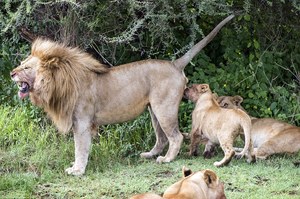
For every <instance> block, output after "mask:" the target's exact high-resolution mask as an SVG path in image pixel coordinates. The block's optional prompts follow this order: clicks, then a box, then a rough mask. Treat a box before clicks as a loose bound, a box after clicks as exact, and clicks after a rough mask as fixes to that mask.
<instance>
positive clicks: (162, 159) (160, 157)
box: [156, 156, 171, 164]
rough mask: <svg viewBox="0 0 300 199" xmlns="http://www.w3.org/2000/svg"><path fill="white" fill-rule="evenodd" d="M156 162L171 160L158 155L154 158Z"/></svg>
mask: <svg viewBox="0 0 300 199" xmlns="http://www.w3.org/2000/svg"><path fill="white" fill-rule="evenodd" d="M156 162H157V163H159V164H161V163H165V162H171V160H170V159H169V158H166V157H165V156H158V158H157V159H156Z"/></svg>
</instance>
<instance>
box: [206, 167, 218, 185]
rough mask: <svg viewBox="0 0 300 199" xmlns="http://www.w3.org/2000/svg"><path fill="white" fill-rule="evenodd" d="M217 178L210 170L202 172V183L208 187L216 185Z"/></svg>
mask: <svg viewBox="0 0 300 199" xmlns="http://www.w3.org/2000/svg"><path fill="white" fill-rule="evenodd" d="M217 180H218V176H217V175H216V173H215V172H213V171H212V170H209V169H206V170H205V171H204V181H205V183H206V184H207V186H208V187H212V186H214V185H215V184H216V183H217Z"/></svg>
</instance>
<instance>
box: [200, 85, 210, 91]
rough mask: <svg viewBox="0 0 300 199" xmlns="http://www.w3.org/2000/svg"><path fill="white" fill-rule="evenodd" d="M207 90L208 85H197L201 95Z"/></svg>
mask: <svg viewBox="0 0 300 199" xmlns="http://www.w3.org/2000/svg"><path fill="white" fill-rule="evenodd" d="M208 90H209V85H208V84H199V85H198V91H199V92H201V93H205V92H207V91H208Z"/></svg>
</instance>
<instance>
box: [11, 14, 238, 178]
mask: <svg viewBox="0 0 300 199" xmlns="http://www.w3.org/2000/svg"><path fill="white" fill-rule="evenodd" d="M233 17H234V15H230V16H228V17H227V18H225V19H224V20H223V21H222V22H220V23H219V24H218V25H217V26H216V27H215V28H214V29H213V30H212V32H210V33H209V34H208V35H207V36H206V37H205V38H203V39H202V40H201V41H200V42H198V43H197V44H196V45H195V46H194V47H192V48H191V49H190V50H189V51H188V52H187V53H186V54H185V55H183V56H182V57H181V58H179V59H177V60H175V61H163V60H144V61H137V62H133V63H129V64H124V65H121V66H118V67H112V68H107V67H106V66H105V65H102V64H100V63H99V62H98V61H96V60H95V59H93V58H92V57H91V56H90V55H88V54H86V53H84V52H82V51H81V50H79V49H78V48H70V47H66V46H65V45H63V44H59V43H55V42H52V41H49V40H43V39H37V40H36V41H34V43H33V45H32V49H31V55H30V56H29V57H28V58H27V59H25V60H24V61H23V62H21V65H20V66H18V67H17V68H15V69H14V70H13V71H12V72H11V77H12V79H13V80H14V81H15V82H16V83H17V84H18V86H19V96H20V98H24V97H26V96H28V95H29V96H30V99H31V101H32V103H33V104H35V105H37V106H40V107H42V108H43V109H44V110H45V111H46V112H47V113H48V115H49V116H50V118H51V119H52V120H53V122H54V124H55V125H56V126H57V128H58V129H59V130H60V131H62V132H68V131H69V130H70V129H71V127H72V128H73V132H74V141H75V162H74V164H73V166H72V167H70V168H68V169H66V172H67V173H68V174H73V175H81V174H83V173H84V172H85V168H86V165H87V162H88V155H89V150H90V145H91V138H92V135H93V134H96V132H97V126H98V125H104V124H113V123H120V122H125V121H129V120H132V119H134V118H136V117H137V116H139V115H140V114H141V113H142V112H143V111H144V109H145V108H146V107H147V106H148V107H149V112H150V114H151V119H152V124H153V127H154V129H155V133H156V143H155V145H154V147H153V149H152V150H151V151H150V152H146V153H142V154H141V156H142V157H144V158H151V157H153V156H156V155H158V154H160V153H161V152H162V151H163V149H164V147H165V146H166V145H167V144H168V143H169V150H168V151H167V153H166V155H165V156H159V157H158V158H157V162H158V163H162V162H170V161H172V160H173V159H174V158H175V157H176V156H177V154H178V152H179V149H180V146H181V143H182V139H183V138H182V135H181V134H180V132H179V129H178V118H177V115H178V107H179V103H180V101H181V98H182V93H183V89H184V87H185V84H186V82H187V79H186V77H185V75H184V73H183V69H184V67H185V66H186V65H187V64H188V63H189V62H190V61H191V59H192V58H193V57H194V56H195V55H196V54H197V53H198V52H199V51H200V50H201V49H202V48H204V47H205V46H206V45H207V44H208V43H209V42H210V41H211V40H212V39H213V38H214V37H215V35H216V34H217V33H218V31H219V30H220V29H221V28H222V27H223V26H224V25H225V24H226V23H227V22H228V21H230V20H231V19H232V18H233ZM170 85H172V86H171V87H170Z"/></svg>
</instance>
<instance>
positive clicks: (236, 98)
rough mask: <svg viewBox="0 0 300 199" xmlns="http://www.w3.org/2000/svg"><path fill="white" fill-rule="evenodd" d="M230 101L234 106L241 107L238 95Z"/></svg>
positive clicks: (240, 98) (241, 100) (240, 99)
mask: <svg viewBox="0 0 300 199" xmlns="http://www.w3.org/2000/svg"><path fill="white" fill-rule="evenodd" d="M232 101H233V103H234V104H235V105H236V106H241V103H242V102H243V98H242V97H241V96H239V95H236V96H234V97H233V98H232Z"/></svg>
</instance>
